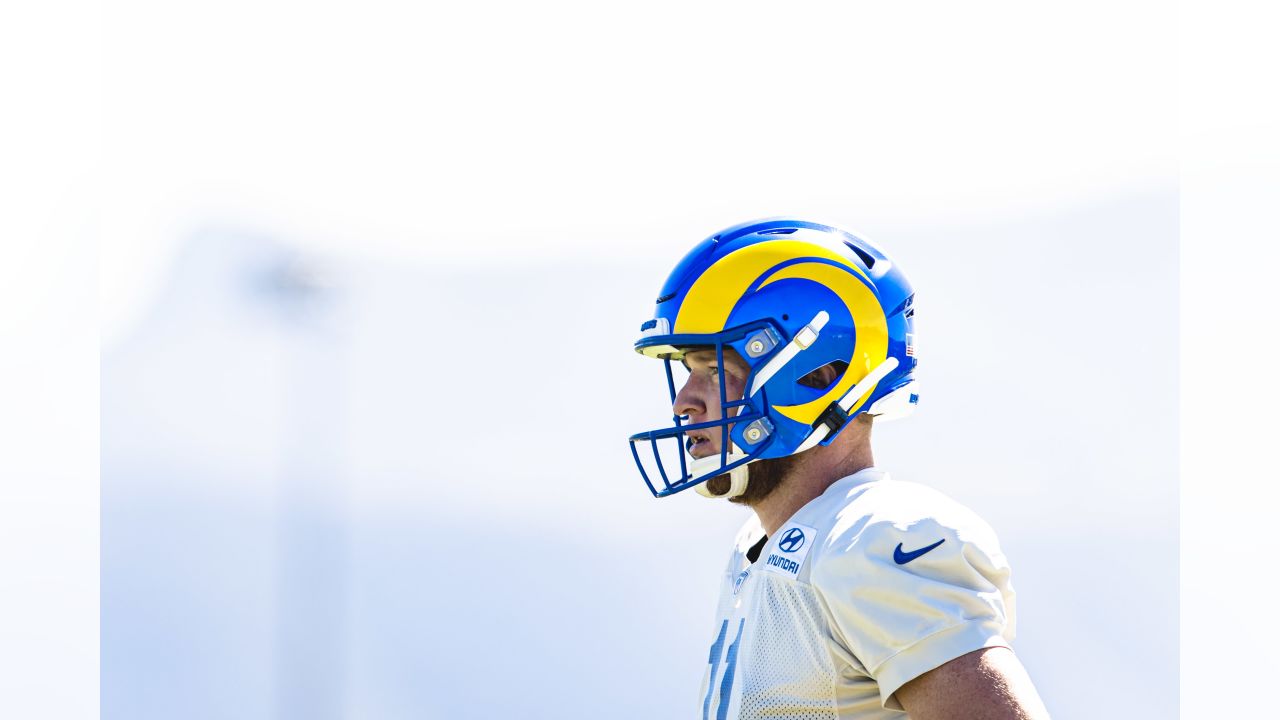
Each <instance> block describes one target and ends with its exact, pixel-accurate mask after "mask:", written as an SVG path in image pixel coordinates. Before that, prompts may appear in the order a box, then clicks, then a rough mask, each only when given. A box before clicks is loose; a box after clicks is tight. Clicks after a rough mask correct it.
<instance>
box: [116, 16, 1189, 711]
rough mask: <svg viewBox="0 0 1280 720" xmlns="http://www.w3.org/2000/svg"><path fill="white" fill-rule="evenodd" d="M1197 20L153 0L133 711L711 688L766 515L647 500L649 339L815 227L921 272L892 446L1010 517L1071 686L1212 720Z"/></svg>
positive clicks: (120, 210)
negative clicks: (1188, 199) (1181, 97)
mask: <svg viewBox="0 0 1280 720" xmlns="http://www.w3.org/2000/svg"><path fill="white" fill-rule="evenodd" d="M1172 20H1173V19H1172V18H1171V17H1170V15H1169V14H1168V11H1167V10H1166V9H1165V8H1164V7H1163V6H1162V5H1158V4H1156V3H1154V2H1151V3H1143V2H1124V3H1114V2H1112V3H1106V4H1103V3H1101V2H1086V3H1083V4H1078V5H1077V6H1073V9H1072V13H1071V14H1069V15H1067V14H1064V13H1063V11H1061V9H1056V8H1047V7H1046V8H1035V7H1027V6H1024V4H1019V3H1013V2H984V3H977V4H967V5H965V6H963V7H956V6H952V5H947V4H943V3H916V4H911V5H910V6H884V7H881V6H876V7H871V6H864V5H850V4H848V3H829V4H824V3H817V4H812V5H806V6H805V7H785V8H784V7H783V6H780V5H777V4H770V3H756V2H747V3H743V2H737V3H711V4H705V5H699V6H696V7H694V6H689V5H687V4H677V3H661V2H658V3H648V4H646V5H644V6H630V7H625V8H624V7H617V6H601V5H600V4H598V3H568V2H553V3H544V4H540V5H536V6H535V5H529V4H517V3H485V4H475V5H467V6H456V7H455V6H433V5H425V6H424V5H420V4H419V5H399V4H395V3H380V2H373V3H363V4H361V5H359V6H355V5H344V4H340V3H339V4H326V5H321V6H316V5H314V4H302V3H291V2H268V3H262V2H257V3H242V2H231V3H222V4H219V5H217V6H216V7H214V6H209V7H208V8H205V9H203V10H199V9H192V8H189V7H188V8H182V9H179V8H177V7H176V6H172V5H171V4H165V3H158V2H136V1H133V0H126V1H125V2H122V3H119V4H117V7H116V8H115V9H114V10H113V11H112V13H111V14H109V15H108V18H107V26H108V29H109V33H108V34H107V42H106V48H105V50H106V52H105V54H104V58H105V62H104V66H103V67H104V72H105V75H106V77H107V83H106V85H105V87H106V88H107V91H108V92H107V94H106V101H105V105H106V115H105V120H106V123H105V128H106V130H107V131H108V136H109V138H110V139H111V144H110V146H109V148H110V151H109V153H108V158H107V174H108V176H109V178H110V180H111V182H110V183H109V185H108V186H107V187H106V188H104V189H103V191H102V192H100V193H98V194H97V195H96V197H97V198H98V202H99V206H98V207H97V208H96V210H97V213H98V216H99V217H100V225H101V227H102V228H103V229H104V232H105V237H104V240H103V244H102V253H101V258H100V269H101V308H102V323H103V346H102V375H101V463H102V550H101V552H102V570H101V584H102V585H101V586H102V591H101V593H102V595H101V600H102V610H101V627H102V640H101V642H102V650H101V653H102V654H101V663H102V674H101V682H102V716H103V717H104V718H111V719H113V720H114V719H124V718H128V719H130V720H146V719H151V718H157V719H158V718H166V719H167V718H173V717H183V718H193V719H198V718H238V719H239V718H307V719H312V718H388V719H394V718H411V717H412V718H494V717H513V718H514V717H520V718H552V717H554V718H593V717H600V716H602V715H608V716H610V717H619V718H655V717H684V716H687V715H688V714H689V713H690V712H691V708H693V707H694V706H695V705H696V700H697V698H696V695H697V690H698V682H699V680H700V678H701V675H702V672H703V665H704V664H705V657H706V648H707V646H708V645H709V643H710V641H711V639H712V637H711V630H712V628H711V627H710V622H711V617H712V611H713V609H714V608H713V606H714V602H715V594H716V590H717V586H716V578H717V573H718V572H719V570H720V569H721V567H722V565H723V562H724V559H725V553H726V552H728V549H729V543H730V542H731V539H732V536H733V534H734V532H735V530H736V529H737V527H738V526H739V525H740V524H741V522H742V521H743V520H744V518H745V514H744V513H745V512H746V511H744V510H743V509H741V508H737V507H736V506H730V505H728V504H725V503H714V502H710V501H707V500H704V499H702V498H700V497H697V496H695V495H693V494H692V493H687V494H686V495H688V497H686V496H676V497H674V498H670V499H667V500H663V501H657V500H654V499H653V498H652V497H651V496H649V494H648V491H647V490H646V489H645V487H644V485H643V483H642V482H641V480H640V478H639V475H638V474H637V473H636V471H635V469H634V466H633V465H632V462H631V458H630V452H629V450H628V449H627V445H626V437H627V435H629V434H630V433H632V432H636V431H638V430H642V429H648V428H650V427H654V426H656V425H658V424H661V423H663V422H665V420H666V419H667V418H668V417H669V412H670V411H669V408H668V407H667V395H666V389H665V381H664V379H663V375H662V370H661V365H660V364H659V363H655V362H652V361H646V360H645V359H643V358H641V357H639V356H638V355H636V354H635V353H634V352H632V350H631V343H632V341H633V340H634V338H635V334H636V332H637V331H638V328H639V323H640V322H641V321H643V320H645V319H647V318H648V317H650V316H651V312H652V303H653V299H654V296H655V294H656V292H657V289H658V287H659V286H660V285H661V283H662V280H663V279H664V278H665V275H666V273H667V272H668V271H669V270H670V268H671V266H672V265H673V264H674V263H675V261H676V260H677V259H678V258H679V257H680V256H681V255H682V254H683V253H684V252H685V251H686V250H687V249H688V248H689V247H690V246H692V245H693V244H694V243H696V242H697V241H699V240H701V239H702V238H703V237H705V236H707V235H709V234H712V233H713V232H715V231H717V230H719V229H721V228H723V227H725V226H728V225H731V224H734V223H737V222H740V221H743V220H746V219H750V218H755V217H763V216H769V215H778V214H793V215H799V216H804V217H811V218H813V219H819V220H824V221H827V222H831V223H834V224H837V225H840V226H843V227H846V228H847V229H850V230H852V231H854V232H857V233H861V234H863V235H865V236H867V237H868V238H869V239H871V240H873V241H874V242H876V243H878V244H880V245H881V246H883V247H884V248H885V249H886V250H887V251H888V252H889V253H890V254H891V256H893V257H894V258H895V260H897V261H898V262H899V263H900V264H901V265H902V266H903V267H904V269H905V270H906V271H907V273H908V276H909V277H910V278H911V279H912V282H913V283H914V285H915V287H916V289H917V292H918V295H917V300H918V303H917V307H918V314H917V322H918V326H919V329H920V334H919V338H918V347H919V355H920V358H921V366H920V375H921V378H922V382H923V384H924V387H923V392H922V401H921V408H920V410H919V411H918V412H917V414H916V415H915V416H914V417H912V418H911V419H909V420H905V421H901V422H899V423H893V424H886V425H884V426H883V427H881V428H878V429H877V430H876V435H877V440H876V444H877V460H878V462H879V464H880V465H881V466H883V467H885V468H887V469H889V470H890V471H891V472H892V473H893V474H894V475H895V476H896V477H898V478H900V479H905V480H913V481H917V482H922V483H927V484H930V485H934V486H936V487H938V488H940V489H942V490H943V491H944V492H946V493H948V494H950V495H951V496H953V497H955V498H956V499H958V500H960V501H961V502H962V503H964V504H966V505H968V506H970V507H971V508H973V509H974V510H976V511H978V512H979V513H980V514H981V515H982V516H984V517H985V518H986V519H987V520H988V521H989V522H990V523H991V524H992V525H993V527H995V529H996V530H997V532H998V533H999V534H1000V537H1001V540H1002V542H1003V544H1004V547H1005V550H1006V552H1007V554H1008V555H1009V557H1010V559H1011V561H1012V563H1013V567H1014V573H1015V574H1014V582H1015V586H1016V587H1017V589H1018V592H1019V633H1018V641H1017V643H1016V645H1017V650H1018V652H1019V654H1020V655H1021V656H1022V658H1023V660H1024V662H1025V663H1026V664H1027V666H1028V667H1029V669H1030V670H1031V672H1032V675H1033V677H1034V679H1035V680H1036V683H1037V685H1038V686H1039V688H1040V690H1041V694H1042V695H1043V696H1044V698H1045V700H1046V703H1047V704H1048V706H1049V708H1050V710H1051V711H1053V712H1054V716H1055V717H1056V718H1111V717H1114V718H1132V717H1153V718H1155V717H1174V716H1175V715H1176V713H1177V688H1178V686H1177V660H1176V658H1177V649H1178V625H1177V618H1178V603H1177V583H1178V544H1177V537H1178V535H1177V533H1178V515H1177V507H1178V505H1177V501H1178V495H1177V487H1178V486H1177V464H1176V457H1177V450H1178V443H1177V434H1176V433H1177V426H1178V425H1177V421H1178V418H1177V408H1178V398H1177V392H1178V391H1177V376H1178V375H1177V371H1178V368H1177V360H1176V358H1177V342H1178V331H1177V327H1178V324H1177V322H1178V308H1177V290H1178V285H1177V273H1178V257H1177V235H1178V224H1177V223H1178V215H1177V213H1178V194H1177V173H1176V163H1175V160H1174V157H1173V140H1174V137H1175V134H1176V122H1175V110H1176V106H1175V102H1176V97H1175V92H1174V84H1173V83H1174V77H1173V69H1172V64H1173V62H1174V50H1173V45H1172V42H1173V40H1172V27H1173V23H1172ZM1099 678H1107V679H1108V681H1107V682H1100V681H1099V680H1098V679H1099ZM1116 678H1122V679H1123V681H1119V682H1118V681H1116V680H1115V679H1116Z"/></svg>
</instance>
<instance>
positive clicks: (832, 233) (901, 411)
mask: <svg viewBox="0 0 1280 720" xmlns="http://www.w3.org/2000/svg"><path fill="white" fill-rule="evenodd" d="M913 299H914V295H913V291H912V289H911V284H910V283H909V282H907V279H906V276H905V275H903V273H902V271H901V269H899V268H898V266H897V265H896V264H895V263H894V262H893V261H892V260H890V259H889V258H888V257H887V256H886V255H885V254H884V253H883V252H881V250H880V249H879V248H877V247H876V246H875V245H872V244H871V243H869V242H867V241H866V240H863V239H861V238H859V237H856V236H854V235H852V234H850V233H848V232H845V231H843V230H839V229H837V228H834V227H831V226H828V225H822V224H819V223H814V222H808V221H805V220H797V219H792V218H773V219H768V220H760V221H755V222H749V223H744V224H741V225H736V226H734V227H731V228H728V229H727V230H724V231H722V232H719V233H716V234H715V235H712V236H711V237H709V238H707V239H706V240H703V241H702V242H700V243H698V244H697V245H696V246H695V247H694V248H693V250H691V251H690V252H689V254H688V255H686V256H685V257H684V259H683V260H681V261H680V262H679V264H677V265H676V267H675V269H674V270H672V271H671V274H670V276H669V277H668V278H667V281H666V283H665V284H664V285H663V286H662V290H661V291H660V292H659V294H658V300H657V310H656V311H655V313H654V317H652V318H650V319H649V320H646V321H645V322H644V323H643V324H641V326H640V332H641V335H640V339H638V340H637V341H636V342H635V349H636V351H637V352H639V353H641V354H642V355H646V356H648V357H652V358H658V359H661V360H663V361H664V363H665V365H666V375H667V389H668V391H669V393H670V397H671V401H672V404H673V406H674V404H675V400H676V395H677V393H678V391H679V388H678V387H677V378H676V375H675V374H674V372H673V367H672V366H673V363H675V364H679V363H681V362H682V361H683V358H684V354H685V352H687V351H690V350H692V349H695V348H697V349H714V350H715V352H716V358H717V361H718V362H717V363H716V367H717V368H718V372H719V373H720V377H719V380H720V382H719V387H720V395H721V397H720V400H721V402H720V406H721V417H720V418H718V419H714V420H710V421H706V422H700V423H696V424H686V421H687V420H688V416H681V415H678V414H677V415H674V416H673V418H672V420H673V422H672V424H671V425H670V426H668V427H663V428H659V429H656V430H649V431H646V432H641V433H636V434H635V435H632V436H631V438H630V442H631V454H632V457H633V459H634V460H635V462H636V466H637V467H638V468H639V469H640V474H641V476H642V477H643V478H644V481H645V484H647V485H648V486H649V490H650V491H651V492H653V494H654V495H655V496H657V497H665V496H668V495H673V494H675V493H678V492H680V491H682V490H686V489H688V488H691V487H696V488H697V489H698V492H699V493H701V494H703V495H706V496H708V497H733V496H736V495H740V494H742V493H743V492H744V491H745V490H746V484H747V467H746V466H747V465H748V464H749V463H751V462H754V461H756V460H763V459H770V458H780V457H786V456H788V455H793V454H796V453H799V452H803V451H805V450H808V449H809V448H812V447H814V446H816V445H819V444H821V445H826V444H829V443H831V441H832V440H834V439H835V438H836V436H837V435H839V433H840V431H841V430H842V429H843V428H844V427H845V426H846V425H847V424H848V422H849V421H850V420H851V419H852V418H854V417H856V416H858V415H859V414H861V413H867V414H869V415H872V416H876V417H881V418H886V419H887V418H892V417H901V416H903V415H906V414H907V413H909V412H910V411H911V410H913V409H914V407H915V405H916V402H917V400H918V398H919V394H918V391H917V387H918V386H917V384H916V380H915V367H916V357H915V355H916V353H915V343H914V340H915V337H914V317H913V316H914V314H915V310H914V308H913V307H912V302H913ZM726 348H732V349H733V350H734V351H735V352H737V354H738V355H739V356H740V357H741V358H742V359H743V360H745V361H746V362H747V364H748V365H749V366H750V374H749V375H748V377H747V379H746V385H745V387H746V389H745V390H744V392H743V396H742V397H740V398H730V397H725V387H726V383H725V377H724V372H725V364H724V353H725V352H726ZM828 365H831V366H832V368H833V370H834V371H835V372H834V377H835V379H834V380H832V381H831V382H830V383H829V384H827V385H826V386H825V387H813V386H812V385H813V384H814V383H812V381H811V380H810V381H806V382H801V380H802V379H804V378H805V377H806V376H807V375H810V373H812V372H813V371H814V370H816V369H820V368H824V367H825V366H828ZM832 374H833V373H832V372H826V373H825V374H824V376H825V377H831V376H832ZM692 431H708V432H718V433H720V452H719V453H717V454H714V455H711V456H709V457H704V458H700V459H699V458H694V457H692V456H691V455H689V454H688V445H687V440H688V438H687V437H686V435H687V433H689V432H692ZM650 455H651V456H652V460H650ZM725 473H729V476H730V479H731V482H730V484H729V490H728V491H727V492H726V493H724V494H722V495H718V496H717V495H714V494H712V493H711V492H710V491H709V490H708V489H707V488H706V485H705V483H706V481H707V480H709V479H711V478H713V477H716V476H718V475H723V474H725Z"/></svg>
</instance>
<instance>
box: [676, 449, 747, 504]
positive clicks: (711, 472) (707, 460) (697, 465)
mask: <svg viewBox="0 0 1280 720" xmlns="http://www.w3.org/2000/svg"><path fill="white" fill-rule="evenodd" d="M746 458H747V454H746V453H744V452H742V451H741V450H739V449H738V446H737V445H733V444H730V445H729V455H728V457H726V458H725V465H732V464H733V463H735V462H737V461H739V460H745V459H746ZM750 464H751V463H743V464H741V465H739V466H738V467H736V468H734V469H732V470H730V471H729V489H728V490H727V491H725V492H724V493H722V494H719V495H717V494H716V493H713V492H711V490H709V489H708V488H707V483H705V482H702V483H701V484H699V485H698V486H697V487H695V488H694V490H696V491H697V492H698V494H699V495H701V496H702V497H708V498H713V499H714V498H734V497H738V496H739V495H741V494H742V493H744V492H746V491H747V477H748V475H747V466H748V465H750ZM721 467H722V465H721V464H720V453H716V454H715V455H709V456H707V457H704V458H698V459H697V460H694V461H693V462H692V463H690V466H689V469H690V470H691V471H693V475H694V476H693V479H692V480H690V482H699V471H701V473H702V477H705V478H706V479H707V480H710V479H711V478H713V477H716V476H717V475H723V474H724V473H722V472H719V470H720V468H721Z"/></svg>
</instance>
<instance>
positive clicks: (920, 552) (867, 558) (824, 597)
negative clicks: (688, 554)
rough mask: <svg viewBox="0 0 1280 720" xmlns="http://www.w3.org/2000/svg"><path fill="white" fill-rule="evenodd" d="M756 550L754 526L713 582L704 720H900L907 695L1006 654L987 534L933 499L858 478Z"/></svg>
mask: <svg viewBox="0 0 1280 720" xmlns="http://www.w3.org/2000/svg"><path fill="white" fill-rule="evenodd" d="M763 539H764V531H763V530H762V529H761V527H760V525H759V523H758V521H756V520H755V519H754V517H753V519H752V520H751V521H750V522H748V523H747V524H746V525H745V526H744V527H743V529H742V531H741V532H740V533H739V535H738V538H737V541H736V544H735V547H734V550H733V553H732V555H731V557H730V559H729V566H728V568H727V569H726V571H725V574H724V578H723V581H722V587H721V591H720V607H719V610H718V611H717V615H716V624H715V628H716V632H715V635H714V636H713V637H714V641H713V642H712V645H711V652H710V656H709V658H708V666H707V673H706V675H705V677H704V678H703V682H702V695H701V697H700V698H699V700H701V703H702V705H701V708H700V710H701V713H702V714H701V717H702V718H703V720H730V719H732V720H757V719H758V718H788V719H790V720H847V719H856V720H865V719H868V718H902V717H906V714H905V713H904V712H903V711H902V706H901V705H900V704H899V703H898V702H897V700H896V699H895V698H894V693H895V692H896V691H897V690H898V688H900V687H902V685H903V684H904V683H906V682H907V681H909V680H911V679H913V678H915V677H918V676H920V675H922V674H923V673H925V672H928V671H929V670H932V669H933V668H936V667H938V666H939V665H942V664H943V663H945V662H947V661H949V660H952V659H954V658H957V657H959V656H961V655H964V654H965V653H969V652H972V651H974V650H978V649H981V648H985V647H995V646H1005V647H1007V646H1009V643H1011V642H1012V641H1013V633H1014V607H1013V588H1012V587H1011V586H1010V584H1009V566H1008V563H1007V562H1006V561H1005V558H1004V555H1003V554H1002V553H1001V552H1000V549H999V547H998V545H997V543H996V538H995V534H994V533H993V532H992V531H991V528H989V527H988V526H987V524H986V523H984V522H983V521H982V520H981V519H980V518H979V517H978V516H977V515H975V514H974V513H973V512H971V511H970V510H968V509H967V508H965V507H963V506H961V505H960V504H959V503H956V502H955V501H953V500H951V499H949V498H947V497H946V496H944V495H943V494H941V493H939V492H937V491H936V490H933V489H930V488H927V487H924V486H922V485H916V484H913V483H906V482H897V481H892V480H890V479H889V477H888V475H887V474H885V473H884V472H882V471H879V470H875V469H867V470H863V471H862V472H859V473H857V474H855V475H851V476H849V477H847V478H844V479H843V480H840V481H838V482H836V483H835V484H833V485H832V486H831V487H830V488H828V489H827V491H826V492H824V493H823V494H822V495H821V496H820V497H818V498H816V499H814V500H813V501H811V502H810V503H808V504H807V505H805V506H804V507H803V508H801V509H800V510H799V511H798V512H797V513H796V514H795V515H794V516H792V518H791V519H790V520H789V521H788V522H787V523H786V524H785V525H783V526H782V527H781V528H779V530H778V532H777V533H775V534H774V536H773V537H770V538H768V539H767V541H766V542H765V543H764V545H763V547H762V548H758V549H757V550H758V553H759V554H758V555H756V554H755V553H754V552H751V551H752V548H753V546H755V545H756V544H757V543H759V542H760V541H761V540H763ZM749 553H750V555H751V556H752V557H757V558H758V560H757V561H756V562H754V563H753V562H752V561H751V559H750V557H749Z"/></svg>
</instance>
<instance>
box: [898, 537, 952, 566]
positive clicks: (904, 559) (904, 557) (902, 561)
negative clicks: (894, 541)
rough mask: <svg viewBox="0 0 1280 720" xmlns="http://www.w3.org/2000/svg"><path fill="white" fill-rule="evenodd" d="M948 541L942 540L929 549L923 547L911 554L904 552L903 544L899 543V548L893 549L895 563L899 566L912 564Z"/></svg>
mask: <svg viewBox="0 0 1280 720" xmlns="http://www.w3.org/2000/svg"><path fill="white" fill-rule="evenodd" d="M946 541H947V539H946V538H942V539H941V540H939V541H938V542H936V543H934V544H932V545H930V546H928V547H922V548H920V549H919V550H912V551H911V552H902V543H898V547H896V548H894V549H893V561H894V562H896V563H898V564H899V565H906V564H907V563H909V562H911V561H912V560H915V559H916V558H918V557H920V556H921V555H923V554H925V553H927V552H929V551H930V550H932V549H934V548H936V547H938V546H939V545H941V544H942V543H944V542H946Z"/></svg>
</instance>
